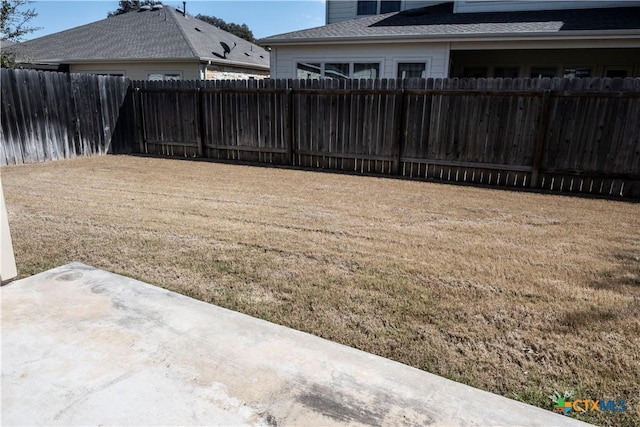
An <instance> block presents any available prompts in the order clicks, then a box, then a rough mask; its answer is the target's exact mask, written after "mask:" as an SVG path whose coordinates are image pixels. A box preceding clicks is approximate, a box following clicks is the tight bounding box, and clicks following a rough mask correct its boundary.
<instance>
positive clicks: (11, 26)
mask: <svg viewBox="0 0 640 427" xmlns="http://www.w3.org/2000/svg"><path fill="white" fill-rule="evenodd" d="M29 3H31V2H30V1H28V0H2V3H1V6H0V38H2V40H8V41H12V42H20V41H22V38H23V37H24V36H25V35H26V34H29V33H32V32H33V31H36V30H37V29H38V28H35V27H30V26H28V23H29V21H30V20H31V19H32V18H34V17H36V16H38V14H37V13H36V11H35V9H26V10H23V9H22V8H23V6H25V5H27V4H29ZM0 66H2V67H3V68H10V67H13V66H15V58H14V55H13V53H12V52H7V51H5V50H4V49H3V50H2V52H0Z"/></svg>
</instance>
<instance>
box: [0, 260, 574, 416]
mask: <svg viewBox="0 0 640 427" xmlns="http://www.w3.org/2000/svg"><path fill="white" fill-rule="evenodd" d="M0 291H1V294H0V295H1V298H2V300H1V308H2V389H1V390H2V415H1V416H2V419H1V421H2V424H3V425H19V424H21V425H114V424H116V425H240V424H242V425H247V424H249V425H305V426H311V425H345V424H348V425H359V424H365V425H522V426H524V425H528V426H529V425H530V426H534V425H538V426H549V425H555V426H565V425H566V426H571V425H586V424H583V423H580V422H578V421H576V420H573V419H571V418H568V417H563V416H562V415H558V414H555V413H553V412H551V411H546V410H543V409H539V408H535V407H533V406H529V405H525V404H522V403H519V402H516V401H514V400H510V399H507V398H504V397H501V396H497V395H495V394H491V393H487V392H484V391H481V390H478V389H474V388H471V387H468V386H465V385H462V384H459V383H456V382H453V381H450V380H447V379H444V378H441V377H438V376H436V375H432V374H429V373H426V372H423V371H420V370H418V369H414V368H411V367H409V366H406V365H402V364H400V363H396V362H393V361H391V360H388V359H384V358H381V357H378V356H374V355H371V354H368V353H365V352H362V351H358V350H355V349H353V348H349V347H345V346H342V345H339V344H336V343H333V342H330V341H327V340H324V339H321V338H318V337H315V336H312V335H309V334H305V333H302V332H298V331H295V330H292V329H289V328H285V327H282V326H278V325H275V324H272V323H269V322H265V321H262V320H258V319H255V318H252V317H249V316H246V315H243V314H240V313H236V312H233V311H229V310H225V309H222V308H219V307H216V306H213V305H210V304H206V303H203V302H200V301H197V300H194V299H191V298H188V297H185V296H182V295H179V294H176V293H173V292H169V291H167V290H164V289H161V288H158V287H155V286H151V285H149V284H146V283H142V282H139V281H136V280H132V279H129V278H126V277H122V276H118V275H115V274H112V273H108V272H105V271H101V270H97V269H94V268H92V267H88V266H86V265H83V264H79V263H74V264H69V265H66V266H63V267H59V268H56V269H53V270H50V271H47V272H44V273H41V274H38V275H36V276H33V277H30V278H27V279H23V280H19V281H16V282H14V283H11V284H10V285H7V286H5V287H3V288H1V290H0Z"/></svg>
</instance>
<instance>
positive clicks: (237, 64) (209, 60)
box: [200, 57, 270, 71]
mask: <svg viewBox="0 0 640 427" xmlns="http://www.w3.org/2000/svg"><path fill="white" fill-rule="evenodd" d="M200 62H202V63H206V64H216V65H228V66H234V67H242V68H251V69H253V70H260V71H269V68H270V67H269V65H259V64H247V63H246V62H238V61H220V60H219V59H214V58H206V57H202V58H200Z"/></svg>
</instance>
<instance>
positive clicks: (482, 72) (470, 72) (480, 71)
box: [462, 67, 488, 79]
mask: <svg viewBox="0 0 640 427" xmlns="http://www.w3.org/2000/svg"><path fill="white" fill-rule="evenodd" d="M487 71H488V70H487V67H464V68H463V69H462V77H473V78H476V79H479V78H481V77H487V76H488V72H487Z"/></svg>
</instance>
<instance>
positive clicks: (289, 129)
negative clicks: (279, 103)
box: [285, 81, 295, 166]
mask: <svg viewBox="0 0 640 427" xmlns="http://www.w3.org/2000/svg"><path fill="white" fill-rule="evenodd" d="M288 83H289V84H288V85H287V86H288V87H287V108H286V109H285V120H286V124H287V126H286V129H285V132H286V134H287V135H288V137H289V143H288V144H287V159H288V161H289V164H290V165H291V166H293V165H294V157H293V156H294V151H293V144H294V136H295V135H294V134H293V132H294V129H293V119H294V114H295V112H294V111H293V110H294V109H293V88H292V87H291V84H292V83H293V82H292V81H288Z"/></svg>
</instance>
